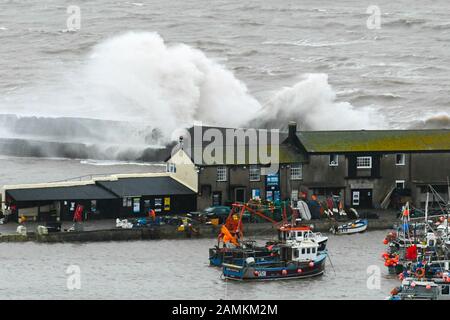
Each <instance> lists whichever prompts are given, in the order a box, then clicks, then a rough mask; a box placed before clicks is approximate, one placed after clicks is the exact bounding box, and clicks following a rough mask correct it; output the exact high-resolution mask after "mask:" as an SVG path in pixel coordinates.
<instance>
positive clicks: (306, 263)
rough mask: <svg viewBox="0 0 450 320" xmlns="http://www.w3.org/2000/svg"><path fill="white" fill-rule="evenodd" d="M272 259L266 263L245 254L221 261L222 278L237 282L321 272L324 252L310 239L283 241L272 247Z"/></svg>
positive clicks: (277, 278) (307, 276)
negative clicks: (236, 259) (234, 260)
mask: <svg viewBox="0 0 450 320" xmlns="http://www.w3.org/2000/svg"><path fill="white" fill-rule="evenodd" d="M274 251H276V253H277V254H276V255H275V257H276V258H274V259H272V260H270V261H266V262H261V261H259V262H258V261H256V260H255V259H254V258H252V257H249V258H246V259H244V260H242V263H240V264H238V263H234V264H229V263H223V265H222V272H223V276H224V278H225V279H229V280H238V281H251V280H259V281H262V280H288V279H301V278H309V277H315V276H319V275H322V274H323V272H324V270H325V260H326V257H327V251H326V250H323V251H319V245H318V243H317V242H316V241H315V240H314V239H307V240H303V241H296V240H292V241H287V242H286V243H283V244H279V245H278V246H277V247H276V248H274Z"/></svg>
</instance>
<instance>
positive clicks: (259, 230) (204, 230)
mask: <svg viewBox="0 0 450 320" xmlns="http://www.w3.org/2000/svg"><path fill="white" fill-rule="evenodd" d="M395 222H396V220H395V219H393V218H390V219H373V220H369V224H368V228H367V230H380V229H391V228H392V227H393V225H394V224H395ZM310 224H311V225H313V226H314V231H317V232H328V231H329V230H330V228H331V227H332V226H333V225H334V224H335V222H332V221H329V220H326V221H314V222H312V221H311V222H310ZM219 231H220V226H212V225H200V226H196V227H195V229H193V230H191V229H187V230H185V231H178V230H177V227H175V226H168V225H163V226H155V227H146V228H136V229H105V230H91V231H80V232H55V233H49V234H47V235H39V234H37V233H35V232H28V233H27V234H26V235H19V234H2V235H0V242H25V241H35V242H43V243H58V242H96V241H133V240H157V239H193V238H194V239H195V238H217V236H218V234H219ZM276 234H277V229H276V228H275V226H274V225H272V224H270V223H252V224H246V225H245V226H244V235H245V236H249V237H264V236H267V237H272V236H275V235H276Z"/></svg>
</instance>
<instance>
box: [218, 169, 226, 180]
mask: <svg viewBox="0 0 450 320" xmlns="http://www.w3.org/2000/svg"><path fill="white" fill-rule="evenodd" d="M217 181H227V167H217Z"/></svg>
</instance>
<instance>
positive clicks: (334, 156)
mask: <svg viewBox="0 0 450 320" xmlns="http://www.w3.org/2000/svg"><path fill="white" fill-rule="evenodd" d="M338 165H339V156H338V155H337V154H330V167H337V166H338Z"/></svg>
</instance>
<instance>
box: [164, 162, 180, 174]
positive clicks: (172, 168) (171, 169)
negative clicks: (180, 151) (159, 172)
mask: <svg viewBox="0 0 450 320" xmlns="http://www.w3.org/2000/svg"><path fill="white" fill-rule="evenodd" d="M166 171H167V172H171V173H175V172H177V166H176V165H175V163H169V162H168V163H167V164H166Z"/></svg>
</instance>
